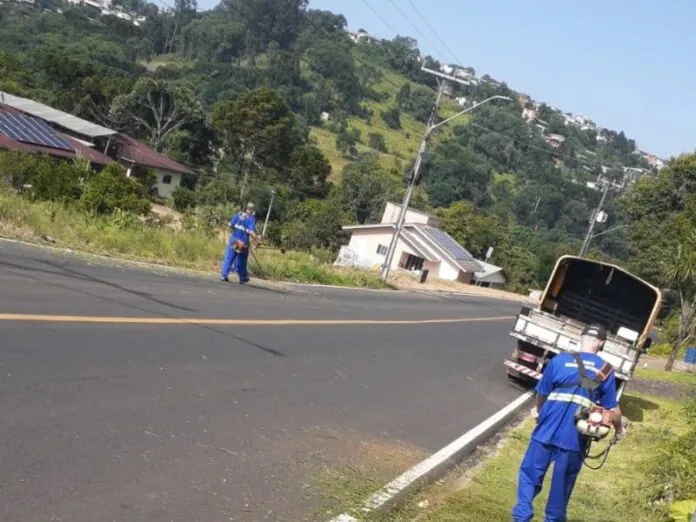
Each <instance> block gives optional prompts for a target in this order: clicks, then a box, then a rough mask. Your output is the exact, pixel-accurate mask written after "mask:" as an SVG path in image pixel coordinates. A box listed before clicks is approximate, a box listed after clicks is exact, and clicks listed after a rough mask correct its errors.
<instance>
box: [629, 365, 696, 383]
mask: <svg viewBox="0 0 696 522" xmlns="http://www.w3.org/2000/svg"><path fill="white" fill-rule="evenodd" d="M634 376H635V377H638V378H641V379H648V380H651V381H662V382H669V383H673V384H684V385H694V386H696V373H693V372H681V371H676V370H672V371H671V372H667V371H665V370H658V369H654V368H636V369H635V372H634Z"/></svg>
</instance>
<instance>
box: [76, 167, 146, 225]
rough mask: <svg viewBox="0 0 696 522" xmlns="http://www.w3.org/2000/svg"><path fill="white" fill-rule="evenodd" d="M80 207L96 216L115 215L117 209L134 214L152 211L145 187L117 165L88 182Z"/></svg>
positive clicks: (107, 168) (106, 169)
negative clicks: (127, 175)
mask: <svg viewBox="0 0 696 522" xmlns="http://www.w3.org/2000/svg"><path fill="white" fill-rule="evenodd" d="M79 205H80V208H81V209H82V210H85V211H87V212H93V213H95V214H113V213H114V212H115V211H116V210H117V209H120V210H122V211H124V212H132V213H134V214H147V213H148V212H149V211H150V203H149V201H148V200H147V199H146V194H145V188H144V187H143V185H142V184H141V183H140V182H139V181H138V180H137V179H135V178H129V177H126V175H125V170H124V169H123V167H121V166H120V165H117V164H115V163H112V164H111V165H109V166H107V167H106V168H105V169H104V170H102V171H101V173H99V175H98V176H95V177H93V178H92V179H90V180H89V181H88V182H87V184H86V185H85V188H84V192H83V193H82V196H81V197H80V202H79Z"/></svg>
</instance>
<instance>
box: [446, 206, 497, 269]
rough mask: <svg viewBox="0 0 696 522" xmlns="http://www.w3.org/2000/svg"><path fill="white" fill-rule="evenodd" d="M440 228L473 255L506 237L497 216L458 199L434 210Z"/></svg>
mask: <svg viewBox="0 0 696 522" xmlns="http://www.w3.org/2000/svg"><path fill="white" fill-rule="evenodd" d="M436 215H437V217H439V218H440V228H442V230H444V231H445V232H447V233H448V234H449V235H451V236H452V237H453V238H454V239H455V240H456V241H457V242H458V243H460V244H461V245H463V246H464V247H465V248H466V249H467V250H468V251H469V252H471V253H472V254H473V255H474V256H475V257H482V256H484V255H485V254H486V251H487V250H488V247H497V246H500V245H502V244H503V242H504V241H505V239H506V237H505V236H506V230H505V227H504V226H503V224H502V223H501V221H500V219H499V218H498V217H497V216H488V215H485V214H483V213H481V212H476V211H475V209H474V205H473V204H472V203H471V202H469V201H458V202H456V203H453V204H452V205H450V206H449V207H447V208H440V209H437V211H436Z"/></svg>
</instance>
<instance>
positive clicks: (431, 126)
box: [382, 70, 512, 281]
mask: <svg viewBox="0 0 696 522" xmlns="http://www.w3.org/2000/svg"><path fill="white" fill-rule="evenodd" d="M426 72H429V71H427V70H426ZM447 79H448V78H443V79H441V80H439V88H438V91H437V99H436V101H435V107H433V111H432V113H431V114H430V118H429V119H428V123H427V126H426V130H425V134H423V140H422V141H421V144H420V148H419V149H418V155H417V156H416V162H415V164H414V166H413V175H412V176H411V177H410V178H409V181H408V187H407V188H406V194H405V196H404V201H403V203H402V204H401V209H400V210H399V217H398V219H397V220H396V227H395V230H394V234H393V235H392V238H391V242H390V243H389V248H388V249H387V254H386V256H385V259H384V264H383V265H382V279H383V280H384V281H386V280H387V278H388V277H389V269H390V267H391V264H392V260H393V259H394V253H395V251H396V245H397V244H398V241H399V237H400V235H401V230H402V229H403V226H404V220H405V219H406V210H407V209H408V205H409V203H410V201H411V196H412V194H413V188H414V186H415V184H416V181H417V180H418V177H419V175H420V169H421V166H422V164H423V157H424V156H425V152H426V150H427V147H428V140H429V139H430V135H431V134H432V133H433V131H434V130H435V129H437V128H439V127H441V126H442V125H444V124H445V123H447V122H449V121H451V120H453V119H454V118H458V117H459V116H461V115H462V114H466V113H467V112H469V111H472V110H474V109H476V108H477V107H480V106H481V105H483V104H485V103H488V102H490V101H492V100H495V99H501V100H511V99H512V98H510V97H508V96H499V95H496V96H491V97H490V98H486V99H485V100H483V101H481V102H478V103H475V104H474V105H472V106H471V107H469V108H467V109H464V110H463V111H460V112H458V113H457V114H454V115H452V116H450V117H449V118H447V119H445V120H443V121H441V122H440V123H437V124H436V123H434V121H435V118H436V117H437V110H438V108H439V106H440V101H441V100H442V95H443V94H444V91H445V88H446V85H447V84H446V81H447Z"/></svg>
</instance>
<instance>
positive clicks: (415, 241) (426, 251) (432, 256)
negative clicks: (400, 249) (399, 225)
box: [401, 225, 440, 263]
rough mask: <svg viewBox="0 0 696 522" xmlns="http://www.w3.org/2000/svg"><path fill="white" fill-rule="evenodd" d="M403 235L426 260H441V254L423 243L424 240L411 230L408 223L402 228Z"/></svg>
mask: <svg viewBox="0 0 696 522" xmlns="http://www.w3.org/2000/svg"><path fill="white" fill-rule="evenodd" d="M401 236H402V237H403V238H405V239H406V240H407V241H408V242H409V243H411V245H413V247H414V248H415V249H416V250H418V253H419V254H420V255H421V257H423V258H425V260H426V261H430V262H433V263H435V262H437V261H440V256H438V255H437V254H436V253H434V252H433V251H432V250H431V249H430V248H428V247H427V246H426V245H424V244H423V241H421V240H420V239H419V238H418V236H417V235H416V233H414V232H413V231H411V230H409V227H408V225H406V226H405V227H404V228H403V229H402V230H401Z"/></svg>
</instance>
